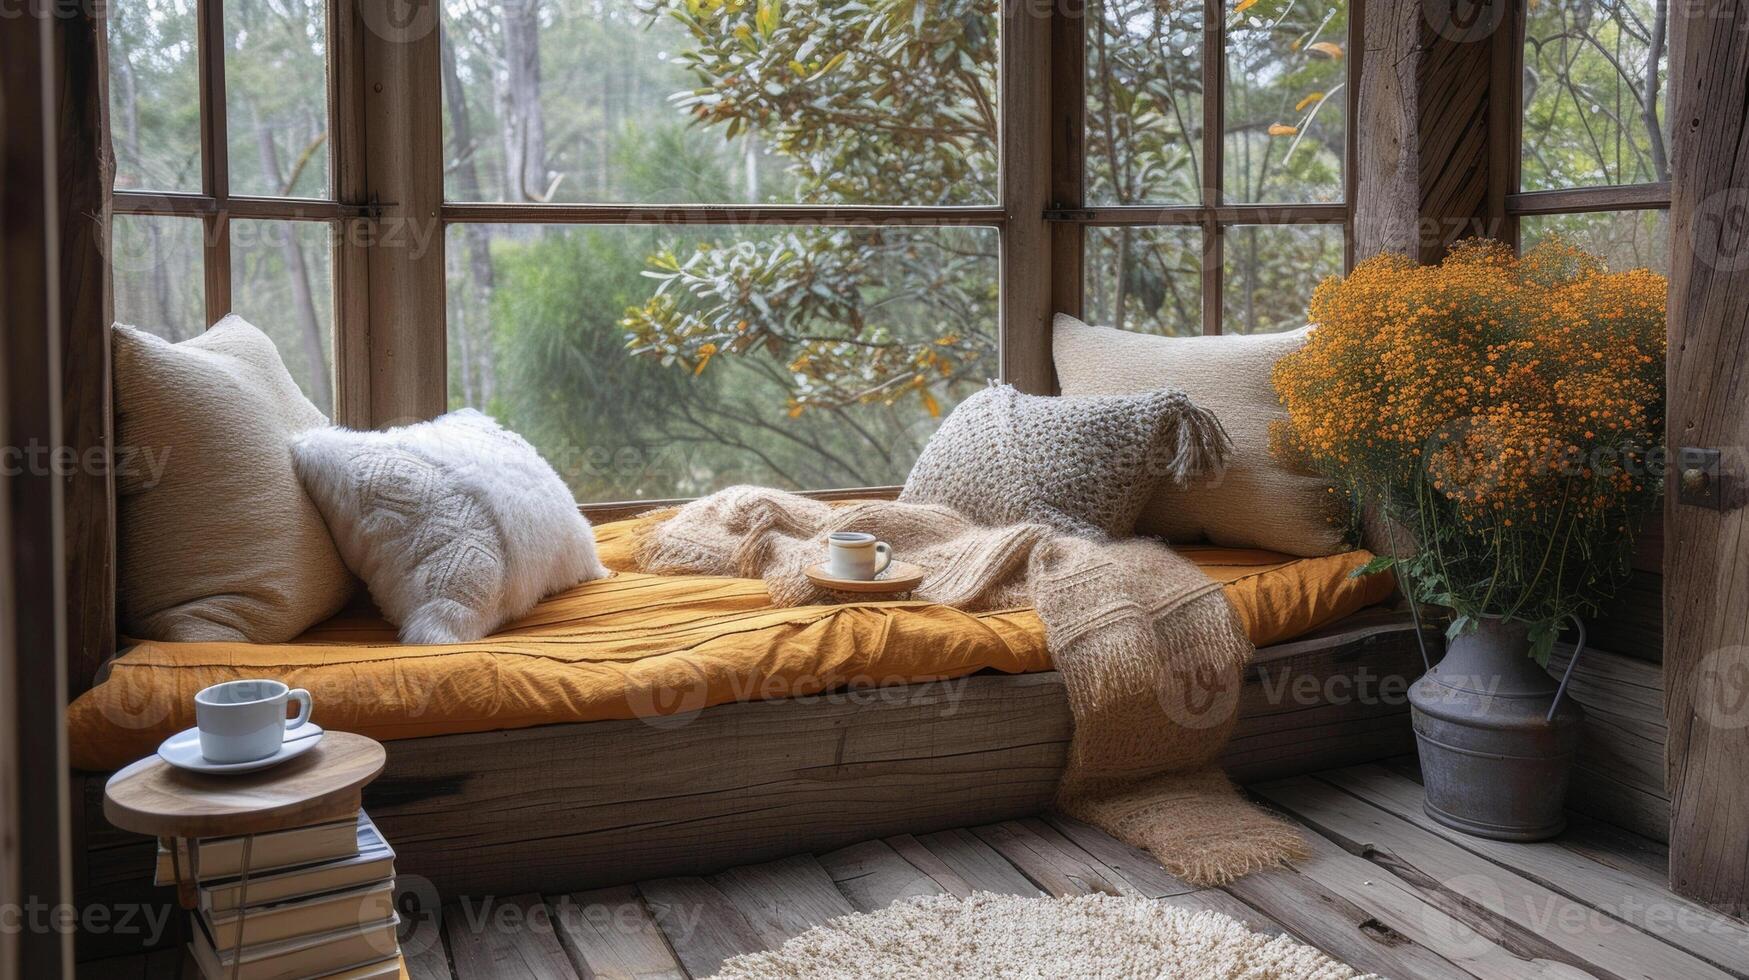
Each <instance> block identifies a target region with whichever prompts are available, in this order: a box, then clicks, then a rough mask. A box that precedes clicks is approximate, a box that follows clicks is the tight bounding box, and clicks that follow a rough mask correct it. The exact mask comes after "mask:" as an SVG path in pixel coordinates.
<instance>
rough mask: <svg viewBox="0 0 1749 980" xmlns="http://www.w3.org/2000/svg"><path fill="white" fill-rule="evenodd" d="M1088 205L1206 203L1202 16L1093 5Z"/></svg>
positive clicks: (1156, 6)
mask: <svg viewBox="0 0 1749 980" xmlns="http://www.w3.org/2000/svg"><path fill="white" fill-rule="evenodd" d="M1087 19H1088V20H1087V32H1088V38H1087V113H1086V124H1085V125H1086V153H1087V200H1088V202H1089V203H1091V204H1096V205H1097V204H1196V203H1198V202H1200V201H1201V199H1202V186H1203V180H1202V140H1201V138H1200V135H1201V133H1202V43H1203V7H1202V4H1201V3H1198V2H1195V0H1191V2H1186V3H1170V4H1167V3H1156V2H1153V0H1092V2H1090V3H1089V4H1088V5H1087Z"/></svg>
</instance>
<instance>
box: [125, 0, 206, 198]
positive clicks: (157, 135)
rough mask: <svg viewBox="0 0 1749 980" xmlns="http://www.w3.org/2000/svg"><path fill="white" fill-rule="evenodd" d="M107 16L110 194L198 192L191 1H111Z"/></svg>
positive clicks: (196, 94)
mask: <svg viewBox="0 0 1749 980" xmlns="http://www.w3.org/2000/svg"><path fill="white" fill-rule="evenodd" d="M107 9H108V11H109V16H108V21H109V113H110V120H109V125H110V133H111V138H112V139H113V140H114V143H115V189H116V190H118V191H120V190H154V191H189V192H198V191H199V190H200V76H199V74H198V73H197V71H196V67H195V26H196V25H195V13H194V11H195V0H112V2H111V3H110V4H109V6H108V8H107Z"/></svg>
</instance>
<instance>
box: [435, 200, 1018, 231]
mask: <svg viewBox="0 0 1749 980" xmlns="http://www.w3.org/2000/svg"><path fill="white" fill-rule="evenodd" d="M443 219H444V221H446V222H458V221H471V222H480V223H488V224H532V225H834V226H842V225H848V226H856V225H923V226H932V225H945V226H966V227H980V226H988V227H1000V226H1002V225H1003V224H1005V223H1006V222H1007V220H1008V214H1007V212H1005V211H1004V210H1003V209H1002V208H1000V207H994V206H989V207H982V206H967V207H905V206H897V207H893V206H881V205H869V204H498V203H478V204H476V203H450V204H445V205H443Z"/></svg>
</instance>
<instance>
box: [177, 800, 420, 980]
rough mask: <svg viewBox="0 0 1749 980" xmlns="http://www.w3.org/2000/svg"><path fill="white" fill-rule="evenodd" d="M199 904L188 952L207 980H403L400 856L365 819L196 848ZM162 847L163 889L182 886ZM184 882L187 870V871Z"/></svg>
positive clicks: (206, 842) (209, 841) (212, 840)
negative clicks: (321, 979) (399, 936)
mask: <svg viewBox="0 0 1749 980" xmlns="http://www.w3.org/2000/svg"><path fill="white" fill-rule="evenodd" d="M194 848H195V849H196V853H195V854H194V855H193V858H194V862H193V863H194V866H195V868H196V869H197V871H198V879H199V880H198V892H199V897H200V905H199V907H198V909H197V910H196V911H195V914H194V927H193V929H192V930H191V931H192V932H193V939H192V941H191V942H190V943H189V947H190V949H191V950H192V951H193V954H194V959H195V962H196V963H198V964H199V965H200V970H201V973H202V974H203V975H204V976H206V977H207V978H208V980H221V978H223V980H230V978H233V977H234V978H236V980H281V978H288V977H333V978H342V977H343V978H346V980H379V978H383V980H387V978H393V977H397V976H400V973H401V950H400V947H399V945H398V944H397V942H396V929H397V928H398V927H399V925H400V921H401V920H400V916H398V915H396V914H395V902H394V892H395V852H394V851H393V850H391V849H390V847H389V845H388V842H387V841H385V840H384V839H383V836H382V834H380V833H378V832H377V828H376V825H375V824H373V823H371V822H370V817H368V816H366V815H365V813H364V812H363V811H362V810H361V811H359V814H358V818H357V819H356V820H341V821H337V822H334V823H323V824H314V825H312V826H308V827H296V828H293V829H291V830H282V831H277V832H275V833H271V834H257V835H256V836H255V838H254V840H253V841H252V842H251V843H250V845H249V874H248V877H247V879H245V878H244V877H243V876H242V870H243V859H244V839H243V838H241V837H208V838H204V839H202V840H200V841H197V842H195V844H194ZM177 870H178V869H177V867H176V856H175V855H174V854H173V853H172V852H171V850H170V847H169V842H168V841H159V844H158V873H157V877H158V882H159V883H160V884H172V883H174V882H175V881H176V880H177ZM182 871H183V873H184V874H187V873H188V869H186V868H184V869H182Z"/></svg>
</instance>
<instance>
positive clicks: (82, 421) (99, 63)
mask: <svg viewBox="0 0 1749 980" xmlns="http://www.w3.org/2000/svg"><path fill="white" fill-rule="evenodd" d="M80 9H81V14H80V15H79V16H77V17H60V16H57V17H56V18H55V25H56V34H57V36H58V43H57V45H56V60H55V65H54V79H55V85H56V97H55V104H56V105H57V106H58V107H59V109H60V113H61V117H60V120H59V122H58V127H57V132H56V140H57V146H56V152H57V154H58V156H59V160H60V172H59V174H58V175H57V180H58V187H57V188H56V191H57V198H56V207H57V211H58V216H59V234H60V266H61V275H60V322H59V325H58V326H59V340H60V346H61V438H62V441H63V442H64V443H65V445H66V446H67V448H68V449H69V451H70V452H69V457H70V458H72V459H75V460H77V464H76V465H74V466H72V467H70V468H67V470H66V471H65V472H60V473H57V475H58V476H60V478H61V486H62V492H63V493H64V495H65V504H64V506H65V509H66V538H65V541H66V545H65V555H66V566H67V567H66V583H67V584H66V615H67V661H68V665H67V693H68V695H69V697H77V696H78V695H79V694H81V693H83V692H84V691H85V689H86V688H88V687H90V686H91V682H92V680H93V678H94V677H95V676H96V674H97V670H98V668H99V667H101V666H102V665H103V662H104V661H106V660H108V659H109V658H110V657H111V656H112V655H114V653H115V483H114V481H113V480H112V479H110V474H109V466H110V465H111V463H112V460H113V446H112V445H111V439H112V426H111V410H110V409H111V406H110V349H109V348H110V345H109V325H110V323H112V322H113V321H114V320H115V314H114V303H113V302H112V299H111V296H110V289H109V263H108V259H107V258H106V257H107V256H108V255H109V228H110V222H109V208H110V201H109V189H110V185H111V183H112V182H113V178H114V174H115V163H114V159H113V157H112V156H111V155H110V153H109V148H108V146H107V144H106V141H105V135H106V131H107V114H108V108H109V97H108V86H107V78H106V76H107V75H108V72H107V71H106V70H103V68H104V66H105V63H106V61H107V50H108V45H107V39H106V36H105V33H104V29H103V20H102V16H101V15H102V7H101V6H96V7H93V6H86V7H82V8H80Z"/></svg>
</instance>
